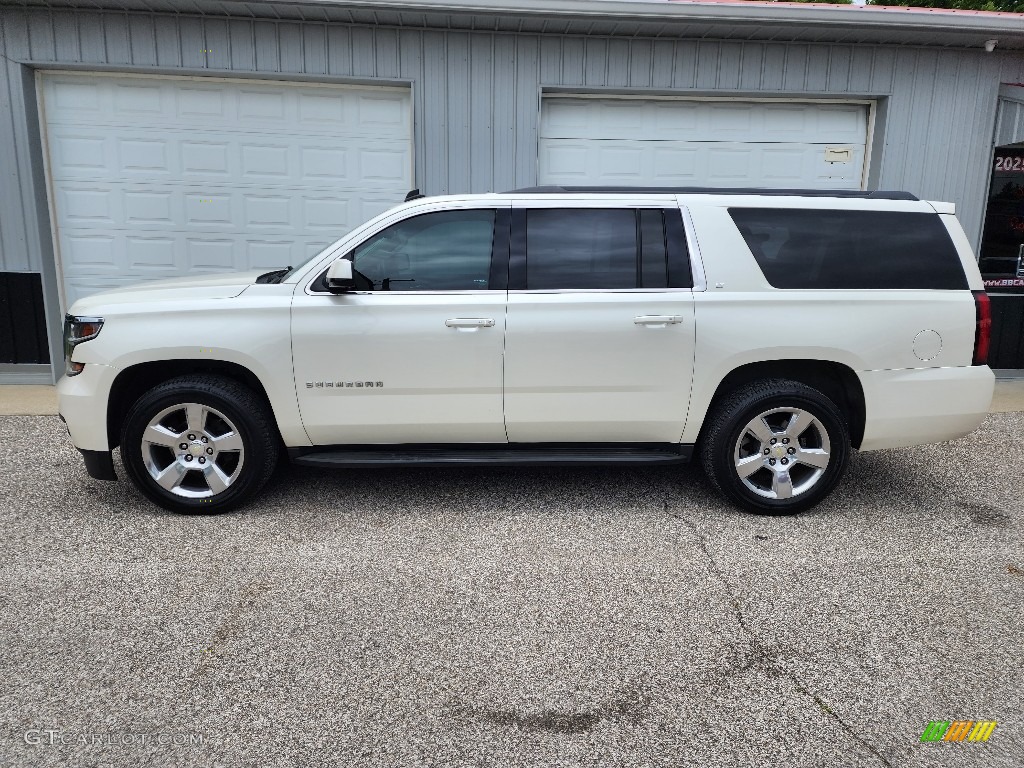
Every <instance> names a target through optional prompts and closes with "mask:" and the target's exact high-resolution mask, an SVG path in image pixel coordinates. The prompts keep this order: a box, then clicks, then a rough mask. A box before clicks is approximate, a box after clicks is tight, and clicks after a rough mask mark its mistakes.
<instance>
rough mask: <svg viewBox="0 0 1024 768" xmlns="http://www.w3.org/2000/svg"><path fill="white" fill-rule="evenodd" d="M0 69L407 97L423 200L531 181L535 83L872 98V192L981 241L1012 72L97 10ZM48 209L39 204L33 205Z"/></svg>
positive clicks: (827, 50)
mask: <svg viewBox="0 0 1024 768" xmlns="http://www.w3.org/2000/svg"><path fill="white" fill-rule="evenodd" d="M0 22H2V25H0V26H2V30H0V33H2V45H3V49H4V53H5V55H6V56H7V57H9V59H11V60H14V61H17V62H25V63H29V64H31V65H37V66H59V65H60V64H71V65H77V66H79V67H85V68H88V66H89V65H92V64H95V65H97V66H103V67H107V66H109V67H110V68H113V69H117V68H123V69H135V68H138V69H144V70H148V71H161V70H163V71H167V72H168V73H181V72H186V73H196V74H201V73H203V72H210V73H211V74H217V75H230V74H232V73H236V74H244V73H260V74H269V75H274V74H280V75H281V76H282V77H286V78H287V77H291V76H299V77H308V78H311V79H316V78H323V77H325V76H326V77H338V78H355V79H359V78H367V79H370V78H383V79H387V80H404V81H411V82H412V83H413V98H414V111H415V120H416V146H415V164H416V178H417V183H418V184H419V185H420V186H421V187H422V188H423V190H424V191H425V192H428V193H441V192H464V191H474V192H476V191H486V190H502V189H509V188H512V187H515V186H523V185H529V184H533V183H535V181H536V173H537V146H538V117H539V94H540V89H541V87H547V88H565V89H581V88H582V89H598V90H600V89H611V90H620V91H629V90H636V91H646V90H653V91H659V92H667V91H675V92H688V93H696V94H705V95H712V94H713V95H717V96H728V95H730V94H736V95H747V96H759V95H760V96H778V95H787V96H796V97H799V96H801V95H806V96H808V97H831V98H844V97H866V96H870V97H878V98H887V103H886V105H885V107H886V109H885V112H886V120H885V122H886V124H885V126H884V141H883V145H884V146H882V147H879V146H877V145H876V146H875V147H874V152H875V153H878V152H881V153H882V156H881V163H880V166H879V167H880V170H879V177H878V179H877V183H878V185H879V186H882V187H898V188H906V189H909V190H910V191H912V192H915V193H917V194H918V195H921V196H922V197H930V198H938V199H945V200H952V201H954V202H956V203H957V204H958V210H959V213H960V217H961V220H962V222H963V223H964V226H965V228H966V230H967V232H968V235H969V237H970V238H971V240H972V242H974V243H975V244H976V243H977V241H978V238H979V234H980V228H981V218H982V212H983V206H984V201H985V186H986V183H987V169H988V155H989V152H990V148H991V138H992V135H993V129H994V123H995V119H996V103H997V91H998V87H999V82H1000V79H1002V80H1003V82H1020V81H1022V80H1024V58H1022V57H1021V56H1019V55H1008V54H1000V53H999V52H997V53H996V54H986V53H984V52H981V51H966V50H962V49H929V48H912V47H905V48H895V47H885V46H867V45H843V44H812V43H772V42H733V41H715V40H708V39H700V40H670V39H643V38H636V37H622V38H614V37H571V36H558V35H535V34H519V35H517V34H513V33H504V32H486V31H464V30H458V31H457V30H443V29H439V30H424V29H403V28H388V27H370V26H347V25H342V24H330V23H323V22H302V23H299V22H295V21H278V20H263V19H237V18H230V19H228V18H215V17H199V16H195V17H191V16H178V15H152V14H134V13H123V12H104V11H61V10H53V11H50V10H46V9H11V8H6V9H3V10H2V11H0ZM20 71H21V68H20V66H19V65H18V64H15V63H13V62H12V61H6V62H5V64H4V66H3V67H0V77H2V78H3V82H0V249H2V253H0V269H13V270H26V269H27V270H40V269H41V268H42V256H41V252H42V250H43V249H42V247H41V244H40V243H39V242H38V240H39V237H38V232H37V235H36V236H35V237H34V238H33V236H32V234H31V233H32V231H33V228H35V229H36V230H38V222H39V220H40V219H39V215H40V213H45V211H42V212H41V211H40V210H38V205H37V202H36V198H35V195H36V192H37V191H38V190H35V189H33V182H32V171H31V168H30V167H29V160H28V157H27V154H28V153H27V151H26V148H27V146H28V139H29V132H30V131H31V130H34V128H32V127H31V126H32V125H33V124H34V121H35V115H34V114H33V115H26V114H25V110H24V107H23V104H22V102H23V90H22V84H21V82H20V77H21V75H20ZM44 208H45V206H44Z"/></svg>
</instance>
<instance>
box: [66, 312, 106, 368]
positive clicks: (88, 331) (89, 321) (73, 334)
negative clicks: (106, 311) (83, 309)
mask: <svg viewBox="0 0 1024 768" xmlns="http://www.w3.org/2000/svg"><path fill="white" fill-rule="evenodd" d="M101 330H103V318H102V317H76V316H75V315H65V316H64V374H65V375H66V376H77V375H78V374H80V373H81V372H82V370H83V369H84V368H85V363H73V362H71V354H72V353H73V352H74V351H75V347H77V346H78V345H79V344H81V343H82V342H83V341H89V339H95V338H96V337H97V336H99V335H100V331H101Z"/></svg>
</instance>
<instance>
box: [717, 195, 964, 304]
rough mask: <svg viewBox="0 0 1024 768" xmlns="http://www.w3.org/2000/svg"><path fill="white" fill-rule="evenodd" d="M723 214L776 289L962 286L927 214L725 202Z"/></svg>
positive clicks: (946, 243) (944, 237)
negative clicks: (726, 207)
mask: <svg viewBox="0 0 1024 768" xmlns="http://www.w3.org/2000/svg"><path fill="white" fill-rule="evenodd" d="M729 215H730V216H732V220H733V221H734V222H735V224H736V228H737V229H738V230H739V232H740V234H741V235H742V236H743V239H744V240H745V241H746V243H747V246H748V247H749V248H750V252H751V253H753V254H754V258H755V259H756V260H757V263H758V265H759V266H760V267H761V270H762V271H763V272H764V276H765V279H767V280H768V282H769V283H770V284H771V285H772V286H774V287H775V288H835V289H840V288H904V289H907V288H926V289H933V290H934V289H939V290H957V289H963V290H966V289H967V287H968V285H967V276H966V275H965V274H964V269H963V265H962V264H961V263H960V256H959V254H958V253H957V251H956V247H955V246H954V245H953V241H952V240H951V239H950V237H949V233H948V232H947V231H946V228H945V226H943V224H942V221H941V220H940V219H939V217H938V215H937V214H934V213H903V212H891V211H836V210H810V209H793V208H730V209H729Z"/></svg>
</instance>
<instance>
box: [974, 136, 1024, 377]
mask: <svg viewBox="0 0 1024 768" xmlns="http://www.w3.org/2000/svg"><path fill="white" fill-rule="evenodd" d="M978 263H979V266H980V267H981V276H982V277H983V278H984V280H985V290H986V291H988V292H989V294H990V295H991V296H992V347H991V350H990V352H989V358H988V359H989V365H990V366H991V367H992V368H1024V146H1017V147H999V148H997V149H996V150H995V152H994V153H993V157H992V182H991V184H990V185H989V193H988V207H987V209H986V211H985V231H984V234H983V235H982V238H981V253H980V258H979V260H978Z"/></svg>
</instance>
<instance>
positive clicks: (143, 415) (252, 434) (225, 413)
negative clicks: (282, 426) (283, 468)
mask: <svg viewBox="0 0 1024 768" xmlns="http://www.w3.org/2000/svg"><path fill="white" fill-rule="evenodd" d="M277 456H278V446H277V435H276V432H275V430H274V427H273V420H272V417H271V416H270V415H269V413H268V411H267V408H266V406H265V405H264V404H263V402H262V400H261V399H260V398H259V397H257V396H256V395H255V394H254V393H253V392H252V391H251V390H249V389H247V388H246V387H243V386H242V385H240V384H238V383H237V382H235V381H232V380H231V379H226V378H221V377H219V376H210V375H194V376H182V377H180V378H177V379H172V380H171V381H168V382H165V383H163V384H160V385H159V386H156V387H154V388H153V389H151V390H149V391H148V392H146V393H145V394H144V395H142V397H140V398H139V399H138V401H136V403H135V404H134V405H133V406H132V408H131V410H130V411H129V412H128V415H127V417H126V418H125V421H124V426H123V429H122V431H121V459H122V461H123V462H124V466H125V470H126V471H127V473H128V476H129V477H130V478H131V480H132V482H133V483H134V484H135V485H136V487H137V488H138V489H139V490H140V491H142V493H143V494H145V495H146V496H147V497H148V498H149V499H150V500H151V501H154V502H156V503H157V504H159V505H160V506H162V507H164V508H165V509H170V510H172V511H174V512H183V513H185V514H214V513H218V512H226V511H227V510H229V509H233V508H234V507H237V506H239V505H240V504H242V503H244V502H245V501H246V500H248V499H249V498H250V497H252V496H253V494H255V493H256V492H257V491H258V490H259V489H260V488H261V487H262V486H263V484H264V483H265V482H266V481H267V479H268V478H269V477H270V475H271V473H272V472H273V470H274V467H275V465H276V463H277Z"/></svg>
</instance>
